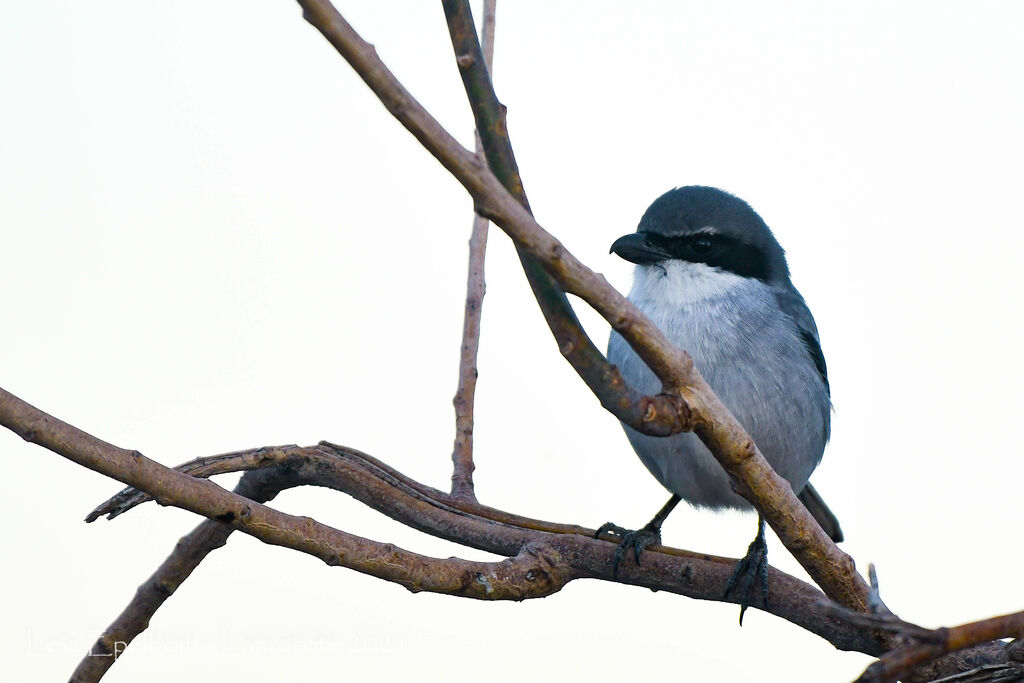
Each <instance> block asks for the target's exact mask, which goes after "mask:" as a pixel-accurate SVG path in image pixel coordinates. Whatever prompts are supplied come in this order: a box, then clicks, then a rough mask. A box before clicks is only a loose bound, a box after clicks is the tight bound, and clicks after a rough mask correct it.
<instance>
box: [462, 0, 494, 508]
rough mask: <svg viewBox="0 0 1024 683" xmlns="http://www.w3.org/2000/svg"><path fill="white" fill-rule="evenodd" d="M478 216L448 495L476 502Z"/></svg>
mask: <svg viewBox="0 0 1024 683" xmlns="http://www.w3.org/2000/svg"><path fill="white" fill-rule="evenodd" d="M496 2H497V0H484V25H483V36H484V37H483V51H484V62H485V64H486V67H487V71H488V73H493V72H494V23H495V18H494V13H495V4H496ZM475 137H476V154H477V156H482V155H483V143H481V142H480V135H479V134H477V135H476V136H475ZM489 224H490V221H488V220H487V219H486V218H484V217H483V216H480V215H474V216H473V231H472V233H471V234H470V238H469V275H468V277H467V282H466V312H465V313H464V315H463V322H462V348H461V354H460V357H459V388H458V390H457V391H456V392H455V398H454V399H453V400H452V403H453V404H454V406H455V445H454V446H453V447H452V463H453V469H452V495H454V496H456V497H458V498H465V499H466V500H476V493H475V492H474V490H473V469H474V465H473V409H474V400H475V399H476V380H477V364H476V359H477V352H478V351H479V349H480V317H481V315H482V314H483V305H484V293H485V291H486V287H485V283H484V257H485V256H486V255H487V226H488V225H489Z"/></svg>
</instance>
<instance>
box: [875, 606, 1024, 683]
mask: <svg viewBox="0 0 1024 683" xmlns="http://www.w3.org/2000/svg"><path fill="white" fill-rule="evenodd" d="M1022 636H1024V612H1015V613H1013V614H1005V615H1003V616H998V617H991V618H989V619H982V620H981V621H975V622H972V623H969V624H963V625H962V626H954V627H952V628H939V629H934V630H931V631H929V632H928V633H927V634H923V635H922V634H916V635H915V636H914V640H915V641H917V642H915V644H913V645H910V646H907V647H902V648H898V649H895V650H892V651H890V652H888V653H886V654H885V655H884V656H882V657H881V658H880V659H879V660H878V661H877V662H875V663H873V664H872V665H871V666H869V667H868V668H867V669H866V670H865V671H864V673H863V674H861V676H860V678H858V679H857V682H858V683H890V682H892V681H896V680H898V679H900V678H901V677H903V676H905V675H906V674H908V673H910V672H912V671H914V670H915V669H918V668H919V667H922V666H925V665H927V664H928V663H929V662H932V661H934V660H936V659H938V658H939V657H941V656H943V655H946V654H948V653H951V652H955V651H958V650H963V649H965V648H969V647H973V646H976V645H980V644H986V643H988V642H989V641H992V640H998V639H1000V638H1021V637H1022ZM947 675H948V674H947ZM925 680H931V679H930V678H929V679H925Z"/></svg>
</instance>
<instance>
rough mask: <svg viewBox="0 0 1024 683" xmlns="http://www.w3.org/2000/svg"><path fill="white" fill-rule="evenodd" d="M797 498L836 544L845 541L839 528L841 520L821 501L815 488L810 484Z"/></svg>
mask: <svg viewBox="0 0 1024 683" xmlns="http://www.w3.org/2000/svg"><path fill="white" fill-rule="evenodd" d="M797 498H799V499H800V502H801V503H803V504H804V507H806V508H807V509H808V510H809V511H810V513H811V516H813V517H814V519H815V521H817V522H818V524H820V525H821V528H822V529H824V531H825V533H826V534H828V535H829V538H831V539H832V540H833V541H834V542H835V543H841V542H842V540H843V530H842V529H840V528H839V520H838V519H836V516H835V515H834V514H832V511H831V510H829V509H828V505H825V501H824V500H822V499H821V496H820V495H818V492H817V491H815V490H814V487H813V486H811V485H810V484H808V485H807V486H805V487H804V490H803V491H801V492H800V495H799V496H797Z"/></svg>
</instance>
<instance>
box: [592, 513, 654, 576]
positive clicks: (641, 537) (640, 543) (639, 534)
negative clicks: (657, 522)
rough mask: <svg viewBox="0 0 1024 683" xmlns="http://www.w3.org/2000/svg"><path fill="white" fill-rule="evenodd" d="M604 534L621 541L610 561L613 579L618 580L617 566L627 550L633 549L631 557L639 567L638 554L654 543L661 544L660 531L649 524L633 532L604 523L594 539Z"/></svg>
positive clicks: (616, 525)
mask: <svg viewBox="0 0 1024 683" xmlns="http://www.w3.org/2000/svg"><path fill="white" fill-rule="evenodd" d="M606 532H608V533H612V534H614V535H615V536H618V537H620V538H621V539H622V541H621V542H620V543H619V545H618V547H617V548H615V557H614V559H612V577H613V578H618V576H619V565H620V564H621V563H622V558H623V557H625V556H626V551H627V550H628V549H629V548H632V549H633V557H634V558H635V559H636V564H637V566H638V567H639V566H640V553H642V552H643V551H644V550H645V549H646V548H647V547H648V546H651V545H654V544H655V543H661V529H660V528H658V527H654V526H652V525H650V524H648V525H646V526H645V527H643V528H642V529H637V530H635V531H633V530H630V529H625V528H623V527H621V526H619V525H618V524H614V523H612V522H605V523H604V524H602V525H601V528H600V529H598V530H597V532H596V533H595V534H594V538H598V537H599V536H600V535H601V534H603V533H606Z"/></svg>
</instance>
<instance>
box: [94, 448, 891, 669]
mask: <svg viewBox="0 0 1024 683" xmlns="http://www.w3.org/2000/svg"><path fill="white" fill-rule="evenodd" d="M254 468H285V469H286V470H287V471H288V472H289V473H290V476H291V477H292V479H291V481H292V482H293V484H294V485H313V486H327V487H329V488H332V489H334V490H337V491H341V492H343V493H346V494H349V495H351V496H353V497H354V498H356V499H357V500H359V501H360V502H362V503H364V504H366V505H367V506H369V507H371V508H373V509H375V510H377V511H379V512H381V513H383V514H385V515H387V516H389V517H391V518H392V519H395V520H396V521H398V522H400V523H402V524H405V525H406V526H410V527H412V528H416V529H419V530H421V531H423V532H426V533H429V534H431V535H434V536H437V537H439V538H443V539H445V540H449V541H453V542H456V543H459V544H462V545H467V546H471V547H474V548H477V549H480V550H485V551H488V552H493V553H497V554H501V555H512V554H516V553H517V552H519V550H520V549H521V548H522V547H524V546H525V545H528V544H530V543H536V542H541V541H543V540H544V539H545V538H549V539H550V538H551V536H554V535H557V536H558V537H560V541H558V544H559V545H558V547H559V548H561V549H562V551H563V552H562V555H563V557H565V558H567V559H566V561H567V562H568V563H569V564H570V565H571V567H572V570H573V572H574V575H575V576H579V577H589V578H597V579H602V580H609V581H612V580H614V581H618V582H620V583H627V584H633V585H640V586H646V587H648V588H652V589H654V590H661V591H666V592H673V593H679V594H681V595H685V596H687V597H691V598H695V599H700V600H710V601H722V594H723V592H724V590H723V589H724V586H725V583H726V581H727V580H728V578H729V576H730V574H731V571H732V567H733V566H734V564H735V560H734V559H730V558H721V557H714V556H710V555H704V554H700V553H692V552H689V551H686V550H681V549H677V548H669V547H664V546H652V547H651V548H649V549H648V551H647V553H646V554H645V555H644V563H643V565H642V566H641V567H637V566H636V564H635V563H632V562H630V563H626V564H623V565H622V568H621V570H620V573H619V575H618V577H613V575H612V572H611V565H610V558H611V555H612V553H613V549H614V548H613V546H612V545H610V544H607V543H604V542H602V541H598V540H594V539H593V538H591V536H592V534H593V530H592V529H587V528H583V527H579V526H575V525H565V524H554V523H551V522H545V521H541V520H534V519H529V518H525V517H520V516H518V515H513V514H510V513H507V512H503V511H500V510H494V509H493V508H488V507H486V506H482V505H479V504H477V503H471V502H467V501H462V500H458V499H456V498H455V497H453V496H451V495H449V494H446V493H443V492H441V491H437V490H435V489H432V488H430V487H427V486H424V485H422V484H419V483H417V482H415V481H413V480H411V479H409V478H407V477H405V476H404V475H402V474H400V473H397V472H395V471H394V470H392V469H390V468H388V467H387V466H384V465H383V464H382V463H379V461H377V460H375V459H373V458H371V457H370V456H368V455H366V454H364V453H361V452H359V451H356V450H354V449H350V448H346V447H343V446H337V445H334V444H329V443H326V442H321V444H319V445H318V446H316V447H312V448H300V447H297V446H279V447H272V448H261V449H255V450H249V451H240V452H237V453H229V454H225V455H219V456H213V457H208V458H200V459H198V460H196V461H193V462H192V463H187V464H186V465H185V466H183V467H182V469H188V470H189V471H190V472H192V473H193V475H195V476H212V475H215V474H223V473H227V472H236V471H240V470H252V469H254ZM122 497H123V496H122V494H118V496H115V498H113V499H111V501H113V503H112V505H115V506H116V501H117V500H118V499H120V498H122ZM109 507H110V506H107V505H103V506H100V507H99V508H97V511H96V512H94V514H93V515H90V517H92V516H94V515H96V514H102V513H103V512H104V511H109V510H107V508H109ZM549 542H551V543H554V542H555V541H549ZM563 544H564V545H563ZM648 558H650V559H648ZM769 581H770V587H771V588H770V590H771V595H772V600H771V601H769V605H768V607H767V611H769V612H770V613H772V614H775V615H777V616H779V617H781V618H783V619H787V620H789V621H791V622H793V623H795V624H797V625H799V626H801V627H803V628H806V629H807V630H809V631H811V632H813V633H816V634H818V635H820V636H821V637H823V638H825V639H827V640H829V641H830V642H832V643H833V644H834V645H835V646H836V647H839V648H841V649H855V650H859V651H865V652H868V653H869V654H879V653H881V652H883V651H885V650H886V649H887V647H888V644H889V642H890V641H888V640H886V638H885V637H879V636H878V635H877V634H876V633H874V631H873V630H872V629H866V628H862V627H860V626H859V625H853V624H850V623H849V622H848V621H846V620H845V619H843V618H841V615H840V616H838V617H837V615H836V614H835V613H834V610H833V608H832V606H831V605H830V604H829V603H827V601H825V600H824V599H823V596H822V595H821V593H820V592H818V591H817V590H816V589H814V588H812V587H811V586H809V585H808V584H806V583H803V582H802V581H799V580H798V579H795V578H794V577H791V576H788V575H786V574H784V573H782V572H779V571H777V570H775V569H771V570H770V573H769ZM837 627H838V628H837Z"/></svg>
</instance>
